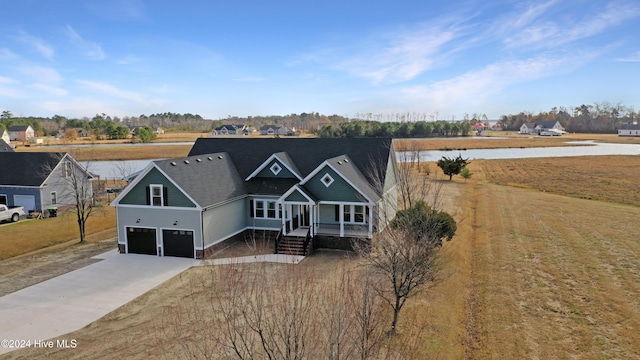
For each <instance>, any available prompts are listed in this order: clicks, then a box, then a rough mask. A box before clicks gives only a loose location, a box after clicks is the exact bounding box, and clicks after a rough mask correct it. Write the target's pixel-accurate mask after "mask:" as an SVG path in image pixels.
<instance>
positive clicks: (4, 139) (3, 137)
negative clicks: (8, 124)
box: [0, 130, 11, 144]
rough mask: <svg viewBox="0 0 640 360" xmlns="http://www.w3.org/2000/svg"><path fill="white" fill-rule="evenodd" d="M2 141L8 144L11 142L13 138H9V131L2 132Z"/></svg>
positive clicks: (0, 136) (0, 134)
mask: <svg viewBox="0 0 640 360" xmlns="http://www.w3.org/2000/svg"><path fill="white" fill-rule="evenodd" d="M0 140H3V141H4V142H5V143H7V144H8V143H9V142H11V137H10V136H9V133H8V132H7V130H2V131H1V132H0Z"/></svg>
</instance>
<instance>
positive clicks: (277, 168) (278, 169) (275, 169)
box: [269, 161, 282, 175]
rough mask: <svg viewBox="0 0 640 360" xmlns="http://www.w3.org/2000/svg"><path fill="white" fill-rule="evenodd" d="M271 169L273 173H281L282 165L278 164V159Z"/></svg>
mask: <svg viewBox="0 0 640 360" xmlns="http://www.w3.org/2000/svg"><path fill="white" fill-rule="evenodd" d="M269 170H271V172H272V173H273V175H278V174H280V172H281V171H282V166H280V165H279V164H278V161H275V162H274V163H273V165H271V167H269Z"/></svg>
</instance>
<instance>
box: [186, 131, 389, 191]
mask: <svg viewBox="0 0 640 360" xmlns="http://www.w3.org/2000/svg"><path fill="white" fill-rule="evenodd" d="M218 152H226V153H228V154H229V156H230V157H231V160H232V161H233V164H234V165H235V167H236V169H237V170H238V173H239V174H240V177H241V178H242V179H246V178H247V177H248V176H249V175H250V174H251V173H252V172H253V171H255V169H257V168H258V167H259V166H260V165H261V164H262V163H263V162H264V161H265V160H266V159H267V158H269V156H271V155H273V154H275V153H280V152H286V153H287V156H288V157H289V158H290V160H291V161H292V162H293V164H295V165H296V167H297V169H298V170H299V171H300V175H301V176H302V177H306V176H307V175H309V174H310V173H311V172H312V171H313V170H314V169H315V168H316V167H318V166H319V165H320V164H322V163H323V162H324V161H325V160H327V159H331V158H334V157H336V156H341V155H347V156H348V157H349V158H350V159H351V162H352V164H353V166H355V167H357V168H358V171H359V172H360V173H361V174H362V176H363V177H364V178H366V181H367V183H369V185H370V186H371V187H372V188H375V184H376V180H375V179H376V178H377V179H384V178H385V175H386V171H387V164H388V159H389V157H390V156H391V157H392V158H393V157H395V153H394V150H393V144H392V140H391V139H390V138H331V139H324V138H323V139H318V138H304V139H265V138H260V139H244V138H240V139H237V138H200V139H198V140H196V143H195V144H194V145H193V148H191V151H190V152H189V156H193V155H203V154H210V153H218ZM373 164H375V165H373ZM374 172H377V173H376V174H374Z"/></svg>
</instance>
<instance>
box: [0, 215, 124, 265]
mask: <svg viewBox="0 0 640 360" xmlns="http://www.w3.org/2000/svg"><path fill="white" fill-rule="evenodd" d="M115 226H116V215H115V209H114V208H112V207H110V206H108V205H104V206H102V207H99V208H96V209H95V212H94V213H93V214H92V215H91V217H90V218H89V221H88V223H87V229H86V232H87V242H91V241H100V240H104V239H105V238H110V237H115V236H116V229H115ZM94 234H96V235H97V234H99V235H100V236H92V235H94ZM78 240H79V235H78V221H77V218H76V215H75V213H74V212H73V211H72V210H71V211H68V212H65V213H63V214H61V215H60V216H58V217H55V218H45V219H40V220H21V221H20V222H18V223H15V224H9V225H3V226H0V260H3V259H7V258H10V257H13V256H17V255H22V254H25V253H28V252H31V251H35V250H39V249H42V248H46V247H51V246H54V245H59V244H65V243H69V242H77V241H78Z"/></svg>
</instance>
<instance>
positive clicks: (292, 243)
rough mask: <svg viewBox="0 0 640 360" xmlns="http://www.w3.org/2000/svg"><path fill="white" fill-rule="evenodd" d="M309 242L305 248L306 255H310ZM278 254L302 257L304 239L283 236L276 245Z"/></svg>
mask: <svg viewBox="0 0 640 360" xmlns="http://www.w3.org/2000/svg"><path fill="white" fill-rule="evenodd" d="M311 248H312V246H311V241H309V244H308V246H307V255H310V253H311ZM277 253H278V254H287V255H300V256H302V255H304V238H303V237H295V236H283V237H282V239H281V240H280V242H279V243H278V250H277Z"/></svg>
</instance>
